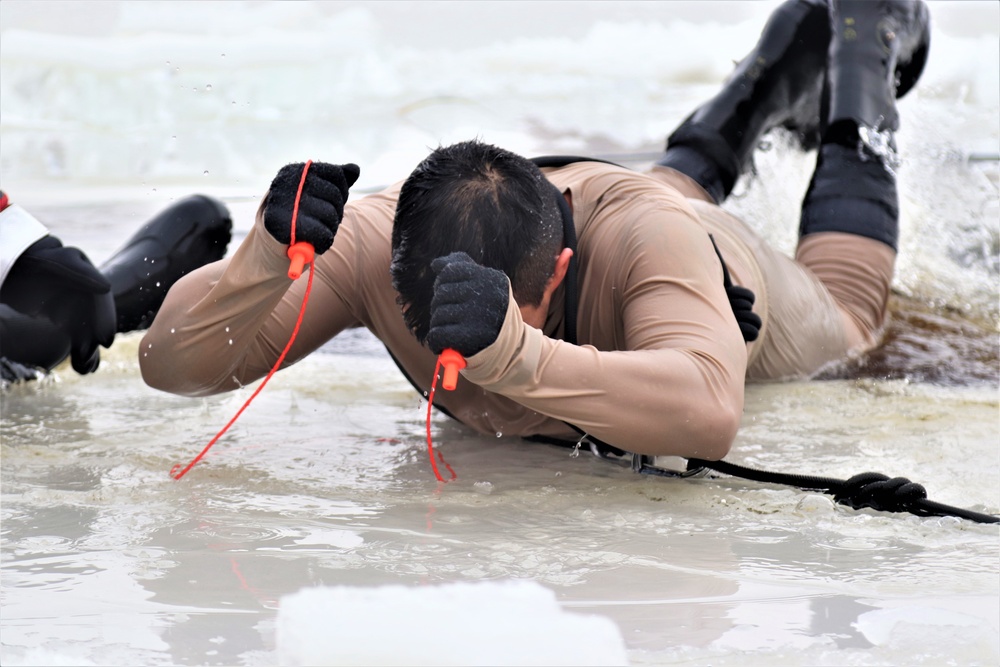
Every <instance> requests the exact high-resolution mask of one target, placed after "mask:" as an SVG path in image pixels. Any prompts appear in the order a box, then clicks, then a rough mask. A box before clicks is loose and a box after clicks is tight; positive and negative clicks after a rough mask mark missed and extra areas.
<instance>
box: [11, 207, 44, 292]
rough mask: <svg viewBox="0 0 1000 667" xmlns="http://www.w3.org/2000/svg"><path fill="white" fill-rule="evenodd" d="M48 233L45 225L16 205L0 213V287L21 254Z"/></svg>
mask: <svg viewBox="0 0 1000 667" xmlns="http://www.w3.org/2000/svg"><path fill="white" fill-rule="evenodd" d="M48 233H49V230H48V229H47V228H46V227H45V225H43V224H42V223H40V222H38V220H37V219H36V218H35V216H33V215H31V214H30V213H28V212H27V211H25V210H24V209H23V208H21V207H20V206H18V205H17V204H11V205H10V206H8V207H7V208H5V209H4V210H2V211H0V285H3V281H4V280H6V279H7V273H8V272H9V271H10V267H12V266H14V262H15V261H17V258H18V257H20V256H21V253H23V252H24V251H25V250H27V249H28V247H29V246H30V245H31V244H32V243H34V242H35V241H37V240H39V239H41V238H43V237H45V236H47V235H48Z"/></svg>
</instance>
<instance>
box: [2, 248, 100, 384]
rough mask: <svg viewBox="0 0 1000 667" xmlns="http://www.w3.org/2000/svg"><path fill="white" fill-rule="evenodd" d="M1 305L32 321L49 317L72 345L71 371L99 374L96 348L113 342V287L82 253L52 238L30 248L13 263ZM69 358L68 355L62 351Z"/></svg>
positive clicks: (98, 357)
mask: <svg viewBox="0 0 1000 667" xmlns="http://www.w3.org/2000/svg"><path fill="white" fill-rule="evenodd" d="M0 302H2V303H5V304H7V305H8V306H10V307H11V308H13V309H14V310H16V311H18V312H20V313H23V314H25V315H28V316H30V317H38V316H43V317H46V318H48V319H49V320H51V321H52V323H53V324H55V325H56V326H57V327H59V329H61V330H62V331H63V332H65V333H66V335H68V336H69V338H70V340H71V341H72V342H71V344H70V357H71V360H72V364H73V370H75V371H76V372H77V373H80V374H86V373H92V372H93V371H95V370H97V366H98V364H99V363H100V361H101V356H100V351H99V350H98V349H97V346H98V345H103V346H104V347H110V346H111V343H112V342H113V341H114V339H115V328H116V327H115V302H114V298H113V297H112V295H111V284H110V283H109V282H108V281H107V280H106V279H105V277H104V276H103V275H101V273H100V271H98V270H97V269H96V268H94V265H93V264H91V263H90V260H89V259H87V256H86V255H84V254H83V253H82V252H81V251H80V250H79V249H77V248H72V247H69V248H67V247H63V244H62V242H61V241H60V240H59V239H58V238H56V237H54V236H46V237H44V238H42V239H40V240H39V241H36V242H35V243H34V244H32V245H31V246H30V247H29V248H28V249H27V250H25V251H24V253H22V254H21V255H20V256H19V257H18V258H17V261H15V262H14V265H13V266H12V267H11V269H10V273H9V274H7V279H6V280H5V281H4V283H3V290H2V292H0ZM63 354H65V353H63Z"/></svg>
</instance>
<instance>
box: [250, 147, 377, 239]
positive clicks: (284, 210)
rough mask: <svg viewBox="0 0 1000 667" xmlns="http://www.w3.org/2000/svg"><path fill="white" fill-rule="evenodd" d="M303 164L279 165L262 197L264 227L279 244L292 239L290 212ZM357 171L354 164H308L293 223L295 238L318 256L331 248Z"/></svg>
mask: <svg viewBox="0 0 1000 667" xmlns="http://www.w3.org/2000/svg"><path fill="white" fill-rule="evenodd" d="M303 167H305V164H304V163H301V162H300V163H297V164H288V165H285V166H284V167H282V168H281V169H280V170H279V171H278V175H277V176H275V177H274V180H273V181H271V189H270V190H269V191H268V193H267V196H266V198H265V200H264V228H265V229H267V231H269V232H270V233H271V236H273V237H274V238H276V239H277V240H278V241H280V242H281V243H290V242H291V240H292V211H293V209H294V208H295V194H296V193H297V192H298V190H299V182H300V181H301V180H302V169H303ZM360 174H361V169H360V168H359V167H358V165H356V164H342V165H336V164H327V163H326V162H313V163H312V164H311V165H309V173H308V174H307V175H306V183H305V185H304V186H303V188H302V197H301V199H300V200H299V217H298V219H297V220H296V223H295V240H296V241H307V242H309V243H310V244H312V246H313V250H315V251H316V254H317V255H322V254H323V253H324V252H326V251H327V250H329V249H330V246H331V245H333V237H334V235H335V234H336V233H337V228H338V227H339V226H340V219H341V218H342V217H343V215H344V203H345V202H346V201H347V194H348V190H349V189H350V187H351V186H352V185H354V183H355V182H356V181H357V180H358V176H359V175H360Z"/></svg>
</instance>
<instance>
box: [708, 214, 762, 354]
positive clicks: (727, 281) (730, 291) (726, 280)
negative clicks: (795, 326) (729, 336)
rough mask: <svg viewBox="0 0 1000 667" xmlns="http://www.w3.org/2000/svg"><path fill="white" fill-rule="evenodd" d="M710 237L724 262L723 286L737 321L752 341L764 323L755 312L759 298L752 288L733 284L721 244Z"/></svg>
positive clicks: (741, 330) (744, 335) (721, 260)
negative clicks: (754, 304)
mask: <svg viewBox="0 0 1000 667" xmlns="http://www.w3.org/2000/svg"><path fill="white" fill-rule="evenodd" d="M708 238H709V240H710V241H711V242H712V247H713V248H715V255H716V257H718V258H719V263H720V264H722V286H723V287H725V288H726V296H727V297H729V307H730V308H732V309H733V315H735V316H736V323H737V324H739V325H740V333H742V334H743V340H744V341H745V342H747V343H752V342H753V341H755V340H757V336H759V335H760V327H761V325H762V324H763V320H761V319H760V315H758V314H757V313H755V312H753V302H754V301H756V300H757V296H756V295H755V294H754V293H753V291H752V290H750V289H747V288H746V287H741V286H739V285H734V284H733V279H732V278H730V277H729V267H727V266H726V260H724V259H723V258H722V252H721V251H720V250H719V244H717V243H716V242H715V237H714V236H712V235H711V234H709V235H708Z"/></svg>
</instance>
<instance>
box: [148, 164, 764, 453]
mask: <svg viewBox="0 0 1000 667" xmlns="http://www.w3.org/2000/svg"><path fill="white" fill-rule="evenodd" d="M544 171H545V173H546V176H547V177H548V178H549V180H550V181H552V182H553V183H554V184H555V185H556V186H557V187H558V188H559V189H560V190H561V191H563V192H569V193H570V194H571V196H572V203H573V218H574V223H575V225H576V230H577V238H578V244H577V250H576V257H577V260H578V262H579V264H578V266H579V278H578V280H579V310H578V313H579V314H578V323H577V329H578V335H577V337H578V343H579V344H578V345H571V344H569V343H566V342H564V341H562V340H560V339H559V338H560V335H561V332H562V327H563V319H564V314H563V303H564V299H563V292H562V288H560V289H559V290H558V291H557V292H556V294H555V296H554V298H553V303H552V306H551V308H550V312H549V315H548V319H547V321H546V324H545V326H544V330H539V329H535V328H533V327H531V326H529V325H527V324H525V323H524V322H523V321H522V319H521V314H520V312H519V310H518V308H517V304H516V303H515V301H514V299H513V297H511V299H510V304H509V307H508V311H507V317H506V320H505V322H504V324H503V328H502V330H501V332H500V335H499V337H498V339H497V340H496V342H494V343H493V344H492V345H491V346H489V347H488V348H486V349H485V350H483V351H482V352H480V353H479V354H477V355H475V356H473V357H471V358H469V359H468V367H467V368H466V370H465V371H463V375H464V378H463V379H461V380H460V382H459V386H458V388H457V390H456V391H454V392H438V394H437V396H436V397H435V404H436V405H440V406H441V407H442V408H444V409H446V410H447V411H448V412H449V413H450V414H451V415H453V416H454V417H456V418H457V419H459V420H460V421H462V422H464V423H465V424H467V425H469V426H471V427H472V428H474V429H476V430H477V431H480V432H482V433H487V434H496V433H502V434H504V435H521V436H530V435H545V436H555V437H564V438H570V437H574V433H573V431H572V430H571V429H570V428H569V427H568V426H567V425H566V422H569V423H571V424H574V425H576V426H577V427H579V428H581V429H583V430H584V431H586V432H587V433H590V434H592V435H594V436H596V437H597V438H600V439H601V440H603V441H605V442H608V443H610V444H613V445H616V446H618V447H620V448H622V449H625V450H627V451H632V452H638V453H647V454H675V455H681V456H688V457H700V458H718V457H721V456H723V455H725V453H726V452H727V451H728V449H729V447H730V445H731V444H732V441H733V439H734V438H735V434H736V430H737V428H738V425H739V421H740V414H741V412H742V409H743V391H744V389H743V387H744V379H745V375H746V371H747V363H748V346H747V345H746V343H745V342H744V341H743V338H742V336H741V334H740V331H739V328H738V326H737V324H736V321H735V318H734V317H733V314H732V310H731V308H730V305H729V302H728V300H727V297H726V293H725V290H724V288H723V280H722V267H721V264H720V262H719V261H718V258H717V257H716V254H715V251H714V249H713V247H712V244H711V241H710V239H709V236H708V233H707V232H709V231H713V230H714V231H713V233H714V234H715V236H716V240H717V242H718V243H719V245H720V247H721V249H722V252H723V255H724V256H725V257H726V260H727V264H729V266H730V270H731V271H732V273H733V275H734V279H735V280H736V282H737V283H738V284H744V285H746V286H748V287H750V288H751V289H753V290H755V291H756V292H758V298H759V301H758V304H762V303H764V304H766V299H767V295H766V294H765V293H764V292H765V291H766V285H764V284H763V279H762V278H761V277H760V270H759V268H758V267H757V266H756V265H755V264H754V259H753V253H752V249H748V245H747V243H746V242H744V241H743V240H741V235H742V234H743V232H741V231H738V230H737V231H733V230H727V228H726V226H727V225H728V224H729V222H728V220H729V219H730V218H731V216H727V215H725V214H724V213H722V212H721V210H719V213H718V215H715V213H714V212H712V211H709V212H708V213H709V215H708V216H707V217H709V218H711V220H710V222H709V223H706V222H705V221H704V220H702V216H699V214H698V213H696V210H695V208H694V206H693V205H692V202H690V201H689V200H688V199H686V198H685V197H684V196H683V195H682V194H681V193H679V192H678V191H677V190H675V189H674V188H672V187H669V186H668V185H667V184H665V183H664V182H662V181H660V180H657V179H656V178H652V177H650V176H648V175H644V174H640V173H636V172H634V171H630V170H627V169H624V168H620V167H615V166H610V165H606V164H602V163H577V164H572V165H569V166H566V167H562V168H557V169H546V170H544ZM398 192H399V186H398V185H397V186H394V187H391V188H389V189H387V190H386V191H384V192H381V193H379V194H374V195H370V196H367V197H364V198H360V199H356V200H351V201H349V202H348V204H347V206H346V207H345V212H344V217H343V221H342V223H341V225H340V228H339V230H338V232H337V235H336V238H335V241H334V244H333V247H332V248H331V249H330V250H329V251H328V252H326V253H325V254H324V255H323V256H321V257H318V258H317V260H316V263H315V267H314V271H315V277H314V285H313V291H312V294H311V296H310V299H309V304H308V307H307V310H306V313H305V316H304V319H303V323H302V327H301V330H300V333H299V336H298V338H297V339H296V342H295V344H294V346H293V348H292V350H291V351H290V354H289V356H288V357H287V359H286V361H285V365H289V364H292V363H295V362H296V361H298V360H299V359H301V358H302V357H304V356H306V355H307V354H309V353H310V352H312V351H313V350H315V349H317V348H318V347H319V346H321V345H322V344H323V343H325V342H326V341H328V340H329V339H330V338H331V337H333V336H336V335H337V334H338V333H339V332H341V331H343V330H344V329H347V328H350V327H357V326H364V327H367V328H368V329H370V330H371V331H372V332H373V333H374V334H375V335H376V336H377V337H378V338H379V339H380V340H381V341H382V342H383V343H384V344H385V346H386V347H387V348H388V350H389V352H390V353H391V354H392V356H393V357H394V358H395V360H396V361H397V363H398V364H399V366H400V367H401V369H402V370H403V371H404V372H405V373H406V375H407V376H408V377H409V378H410V379H411V381H412V382H414V383H415V384H417V385H418V386H419V387H421V388H422V389H425V390H426V389H429V387H430V384H431V380H432V374H433V371H434V365H435V357H434V355H433V354H432V353H431V352H430V351H429V350H427V349H426V348H424V347H422V346H421V345H419V344H418V343H417V341H416V339H415V338H414V337H413V336H412V334H411V333H410V332H409V331H408V330H407V328H406V326H405V324H404V322H403V318H402V315H401V313H400V309H399V306H398V305H397V304H396V301H395V299H396V293H395V291H394V290H393V288H392V284H391V279H390V275H389V263H390V255H391V244H390V238H391V232H392V219H393V215H394V212H395V203H396V197H397V195H398ZM696 205H697V204H696ZM698 206H699V207H700V209H699V210H701V209H703V208H704V207H701V206H700V205H698ZM702 215H705V212H704V211H703V213H702ZM733 224H737V223H735V222H734V223H733ZM285 249H286V247H285V246H284V245H282V244H280V243H278V242H277V241H276V240H274V239H273V238H272V237H271V236H270V235H269V233H268V232H267V231H266V230H265V229H264V227H263V223H262V220H261V216H260V214H258V217H257V220H256V223H255V225H254V227H253V229H252V230H251V232H250V233H249V235H248V236H247V238H246V239H245V240H244V242H243V243H242V244H241V246H240V247H239V248H238V249H237V250H236V251H235V253H234V254H233V256H232V257H230V258H228V259H224V260H222V261H220V262H216V263H214V264H211V265H208V266H206V267H204V268H202V269H200V270H198V271H195V272H193V273H191V274H189V275H187V276H185V277H184V278H183V279H181V280H180V281H179V282H178V283H176V284H175V285H174V287H173V288H172V289H171V290H170V293H169V294H168V295H167V298H166V301H165V302H164V304H163V306H162V308H161V309H160V311H159V313H158V315H157V317H156V319H155V321H154V323H153V325H152V327H151V328H150V330H149V332H148V333H147V334H146V336H145V337H144V339H143V341H142V344H141V348H140V355H139V356H140V364H141V369H142V374H143V378H144V379H145V381H146V382H147V383H148V384H149V385H151V386H153V387H156V388H159V389H162V390H165V391H169V392H173V393H177V394H183V395H190V396H199V395H208V394H213V393H218V392H223V391H228V390H232V389H235V388H237V387H239V386H241V385H244V384H247V383H250V382H253V381H254V380H257V379H259V378H261V377H263V376H264V375H265V374H266V373H267V371H268V370H269V369H270V367H271V366H272V365H273V364H274V362H275V360H276V359H277V357H278V355H279V354H280V352H281V350H282V349H283V347H284V345H285V343H286V342H287V340H288V338H289V336H290V334H291V331H292V328H293V326H294V323H295V320H296V317H297V315H298V311H299V306H300V304H301V302H302V296H303V292H304V290H305V286H306V279H305V277H303V278H301V279H299V280H298V281H295V282H292V281H290V280H289V278H288V277H287V268H288V259H287V258H286V256H285ZM766 311H767V309H766V306H763V312H761V313H760V314H761V315H762V316H763V317H764V319H765V325H764V330H763V331H762V338H761V339H760V340H758V342H757V343H755V344H754V346H758V345H761V344H762V343H763V342H764V341H765V340H766V335H767V329H768V324H767V317H768V314H767V312H766ZM752 347H753V346H752ZM752 353H753V351H752V350H751V354H752Z"/></svg>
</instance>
